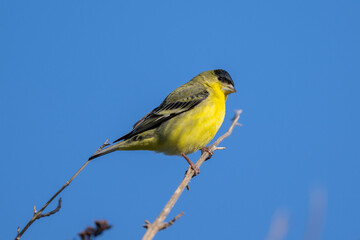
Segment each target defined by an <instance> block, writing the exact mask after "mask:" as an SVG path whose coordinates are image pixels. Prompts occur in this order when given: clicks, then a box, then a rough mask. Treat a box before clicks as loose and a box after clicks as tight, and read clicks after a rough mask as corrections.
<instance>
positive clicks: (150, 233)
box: [142, 110, 242, 240]
mask: <svg viewBox="0 0 360 240" xmlns="http://www.w3.org/2000/svg"><path fill="white" fill-rule="evenodd" d="M241 113H242V110H237V111H235V117H234V119H233V122H232V124H231V126H230V128H229V130H228V131H227V132H226V133H225V134H224V135H222V136H220V137H219V138H218V139H217V140H216V141H215V142H214V143H213V144H211V145H210V146H209V150H210V152H214V151H215V150H218V149H223V148H221V147H218V145H219V144H220V143H221V142H222V141H223V140H224V139H225V138H227V137H229V136H230V134H231V133H232V131H233V129H234V127H235V126H236V125H237V121H238V120H239V118H240V114H241ZM210 155H211V154H210V153H209V152H207V151H204V152H203V153H202V154H201V157H200V158H199V160H198V161H197V162H196V164H195V165H196V166H197V167H198V168H199V167H200V166H201V164H203V162H204V161H205V160H206V159H207V158H208V157H209V156H210ZM194 173H195V172H194V170H193V169H192V168H191V167H189V168H188V170H187V173H186V175H185V177H184V179H183V180H182V182H181V183H180V185H179V186H178V188H177V189H176V190H175V192H174V193H173V195H172V196H171V198H170V200H169V201H168V203H167V204H166V205H165V207H164V208H163V210H162V211H161V213H160V214H159V216H158V217H157V218H156V219H155V221H154V222H153V223H150V222H148V221H146V223H147V224H146V225H147V230H146V233H145V235H144V236H143V238H142V240H151V239H153V238H154V236H155V234H156V233H157V232H158V231H160V230H162V229H164V228H162V227H163V226H164V220H165V219H166V217H167V216H168V214H169V213H170V211H171V209H172V208H173V207H174V205H175V203H176V202H177V200H178V199H179V197H180V195H181V194H182V192H183V191H184V189H185V187H186V186H187V185H188V184H189V182H190V180H191V178H192V177H193V176H194ZM165 224H166V223H165ZM172 224H173V223H172ZM172 224H170V225H169V226H171V225H172ZM169 226H168V227H169Z"/></svg>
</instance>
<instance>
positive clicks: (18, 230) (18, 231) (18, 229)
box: [17, 226, 20, 235]
mask: <svg viewBox="0 0 360 240" xmlns="http://www.w3.org/2000/svg"><path fill="white" fill-rule="evenodd" d="M19 233H20V226H18V228H17V234H18V235H19Z"/></svg>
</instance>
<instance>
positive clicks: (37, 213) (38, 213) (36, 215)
mask: <svg viewBox="0 0 360 240" xmlns="http://www.w3.org/2000/svg"><path fill="white" fill-rule="evenodd" d="M108 141H109V139H107V140H106V141H105V142H104V144H103V145H101V147H99V149H98V150H97V151H96V152H95V153H98V152H99V151H101V149H103V148H104V147H106V146H107V145H109V144H108ZM89 162H90V161H89V160H87V161H86V162H85V163H84V165H82V166H81V168H80V169H79V170H78V171H77V172H76V173H75V174H74V175H73V176H72V177H71V178H70V180H69V181H67V182H66V183H65V184H64V186H62V187H61V188H60V189H59V191H57V192H56V193H55V194H54V195H53V196H52V197H51V198H50V200H49V201H47V203H45V205H44V206H43V207H42V208H41V209H40V210H39V211H36V206H34V209H33V210H34V215H33V217H32V218H31V219H30V221H29V222H28V223H27V224H26V226H25V227H24V228H23V229H22V230H21V231H20V227H18V231H17V235H16V237H15V240H19V239H20V238H21V236H22V235H23V234H24V233H25V232H26V230H27V229H28V228H29V227H30V226H31V224H33V223H34V222H35V221H36V220H38V219H40V218H42V217H48V216H50V215H53V214H55V213H57V212H58V211H59V210H60V208H61V198H59V202H58V206H57V207H56V208H55V209H54V210H52V211H50V212H48V213H45V214H42V212H43V211H44V210H45V208H46V207H47V206H48V205H49V204H50V203H51V202H52V201H53V200H54V199H55V198H56V197H57V196H58V195H59V194H60V193H61V192H62V191H63V190H64V189H65V188H66V187H67V186H69V184H70V183H71V182H72V181H73V180H74V178H76V176H77V175H78V174H79V173H80V172H81V171H82V170H83V169H84V168H85V167H86V165H88V163H89Z"/></svg>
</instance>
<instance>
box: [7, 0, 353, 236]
mask: <svg viewBox="0 0 360 240" xmlns="http://www.w3.org/2000/svg"><path fill="white" fill-rule="evenodd" d="M359 11H360V2H359V1H332V0H328V1H263V0H262V1H247V2H245V1H226V0H225V1H196V2H195V1H155V2H154V1H93V0H90V1H10V0H3V1H1V2H0V108H1V114H0V123H1V124H0V134H1V138H0V151H1V157H0V159H1V160H0V187H1V192H2V193H1V198H0V211H1V215H2V218H1V220H0V225H1V229H2V231H0V238H1V239H13V238H14V237H15V236H16V229H17V227H18V226H19V225H20V227H21V228H22V227H24V225H25V224H26V223H27V221H29V220H30V218H31V217H32V213H33V210H32V209H33V205H34V204H35V205H36V206H37V207H38V208H40V207H41V206H42V205H43V204H44V203H45V202H46V201H47V200H48V199H49V198H50V196H51V195H52V194H53V193H55V192H56V191H57V190H58V189H59V188H60V187H61V186H62V185H63V184H64V183H65V182H66V181H67V180H68V179H69V178H70V177H71V176H72V174H73V173H74V172H76V170H78V168H79V167H80V166H81V165H82V164H83V163H84V162H85V161H86V160H87V158H88V157H89V156H90V155H91V154H92V153H94V152H95V151H96V149H97V148H98V147H99V146H100V145H101V144H102V143H103V142H104V141H105V140H106V139H107V138H110V140H111V141H113V140H115V139H116V138H118V137H120V136H122V135H123V134H126V133H127V132H128V131H130V130H131V128H132V125H133V124H134V123H135V122H136V121H137V120H139V119H140V118H141V117H142V116H143V115H144V114H146V113H148V112H149V111H150V110H152V109H153V108H155V107H157V106H158V104H160V103H161V101H162V100H163V99H164V98H165V97H166V96H167V94H168V93H170V92H171V91H172V90H174V89H175V88H177V87H178V86H180V85H181V84H183V83H185V82H187V81H189V80H190V79H191V78H192V77H194V76H195V75H197V74H199V73H200V72H202V71H206V70H210V69H217V68H222V69H225V70H227V71H228V72H229V73H230V74H231V76H232V78H233V80H234V82H235V87H236V89H237V91H238V92H237V93H236V94H232V95H231V96H230V97H229V99H228V101H227V113H226V114H227V115H226V117H225V121H224V123H223V126H222V128H221V129H220V130H219V133H218V135H217V136H219V135H220V134H222V133H224V132H225V131H226V130H227V129H228V127H229V126H230V123H231V118H232V117H233V115H234V110H235V109H242V110H243V114H242V115H241V119H240V122H241V123H242V124H243V126H242V127H237V128H236V129H235V131H234V132H233V134H232V135H231V137H230V138H228V139H226V140H225V141H224V142H223V143H222V144H221V146H225V147H226V150H225V151H217V152H216V153H215V155H214V157H213V158H212V159H211V160H210V161H207V162H206V163H205V164H204V165H202V167H201V174H200V175H199V176H197V177H196V178H193V179H192V181H191V184H190V187H191V190H190V191H185V192H184V193H183V195H182V196H181V198H180V200H179V202H178V203H177V204H176V206H175V208H174V209H173V211H172V212H171V213H170V215H169V219H168V220H170V219H171V218H173V217H174V216H176V215H177V214H178V213H180V212H181V211H184V212H185V214H184V216H182V217H181V218H180V219H179V220H178V221H177V222H176V223H175V224H174V225H173V226H172V227H171V228H169V229H167V230H164V231H162V232H159V233H158V235H157V236H156V239H159V240H160V239H359V238H360V227H359V226H360V205H359V202H360V190H359V181H360V161H359V155H360V154H359V141H360V139H359V134H360V131H359V130H360V128H359V120H360V119H359V100H360V97H359V93H358V91H359V85H360V84H359V80H360V71H359V64H360V57H359V56H360V44H359V42H360V28H359V23H360V15H359ZM199 156H200V154H199V153H194V154H192V155H190V158H191V159H192V160H194V161H195V160H196V159H197V158H198V157H199ZM187 166H188V165H187V163H186V161H185V160H184V159H182V158H181V157H176V156H165V155H162V154H156V153H153V152H146V151H137V152H116V153H113V154H110V155H108V156H105V157H102V158H99V159H96V160H95V161H93V162H91V163H90V164H89V165H88V166H87V167H86V168H85V170H84V171H83V172H82V173H81V174H80V175H79V176H78V177H77V178H76V179H75V180H74V182H73V183H72V184H71V185H70V186H69V187H68V188H67V189H66V190H65V191H64V192H63V193H62V194H61V195H60V196H61V197H62V199H63V206H62V208H61V210H60V212H58V213H57V214H55V215H53V216H51V217H49V218H43V219H41V220H39V221H37V222H35V223H34V224H33V225H32V226H31V227H30V229H29V230H28V231H27V232H26V233H25V234H24V236H23V238H22V239H24V240H26V239H49V237H51V238H52V239H63V240H65V239H78V237H77V233H79V232H80V231H82V230H83V229H84V228H85V227H86V226H88V225H92V224H93V220H96V219H106V220H108V221H109V223H110V224H112V225H113V228H112V229H111V230H109V231H107V232H105V233H104V234H103V235H102V236H100V237H99V239H140V238H141V236H142V235H143V234H144V233H145V229H143V228H142V227H141V226H142V224H143V221H144V220H149V221H153V220H154V219H155V218H156V216H157V215H158V214H159V213H160V211H161V209H162V208H163V206H164V205H165V203H166V202H167V201H168V199H169V198H170V196H171V194H172V193H173V191H174V190H175V189H176V187H177V185H178V184H179V183H180V181H181V180H182V178H183V176H184V172H185V170H186V169H187ZM55 207H56V201H55V202H54V203H53V204H51V205H50V206H49V209H48V210H52V209H53V208H55Z"/></svg>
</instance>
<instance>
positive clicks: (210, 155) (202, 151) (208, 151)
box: [201, 147, 214, 161]
mask: <svg viewBox="0 0 360 240" xmlns="http://www.w3.org/2000/svg"><path fill="white" fill-rule="evenodd" d="M204 152H207V153H208V154H209V156H208V157H207V158H206V159H205V161H207V160H209V159H210V158H211V157H212V156H213V155H214V152H213V151H211V150H210V148H209V147H203V148H202V149H201V155H203V153H204Z"/></svg>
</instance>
